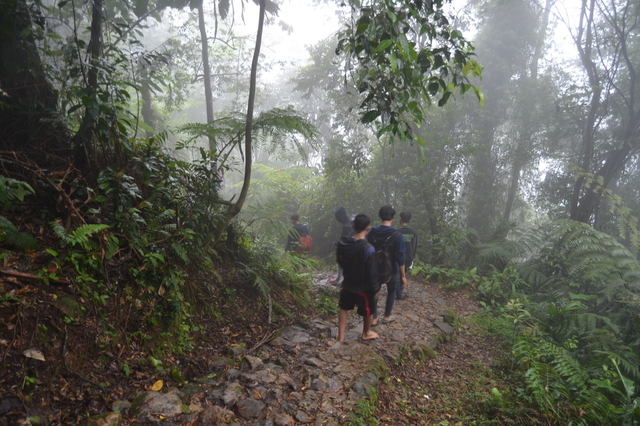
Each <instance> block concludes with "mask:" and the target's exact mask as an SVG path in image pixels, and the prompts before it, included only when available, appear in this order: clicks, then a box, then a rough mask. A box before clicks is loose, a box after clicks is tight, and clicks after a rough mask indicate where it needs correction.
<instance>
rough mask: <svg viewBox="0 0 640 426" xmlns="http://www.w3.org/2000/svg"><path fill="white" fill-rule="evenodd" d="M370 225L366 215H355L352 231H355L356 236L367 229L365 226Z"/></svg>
mask: <svg viewBox="0 0 640 426" xmlns="http://www.w3.org/2000/svg"><path fill="white" fill-rule="evenodd" d="M370 223H371V219H369V216H367V215H366V214H362V213H360V214H357V215H356V217H355V219H353V222H352V225H351V226H353V230H354V231H356V234H357V233H359V232H362V231H364V230H365V229H367V226H369V224H370Z"/></svg>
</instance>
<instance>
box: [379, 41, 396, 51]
mask: <svg viewBox="0 0 640 426" xmlns="http://www.w3.org/2000/svg"><path fill="white" fill-rule="evenodd" d="M392 44H393V40H391V39H386V40H382V41H381V42H380V44H378V47H377V48H376V50H377V51H378V52H382V51H383V50H387V49H388V48H389V47H391V45H392Z"/></svg>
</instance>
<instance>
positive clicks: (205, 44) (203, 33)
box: [198, 1, 216, 151]
mask: <svg viewBox="0 0 640 426" xmlns="http://www.w3.org/2000/svg"><path fill="white" fill-rule="evenodd" d="M203 3H204V2H203V1H201V2H200V3H199V4H198V27H199V28H200V44H201V46H202V69H203V73H204V99H205V106H206V110H207V123H211V122H212V121H213V94H212V92H211V66H210V65H209V40H208V39H207V27H206V25H205V22H204V7H203ZM215 149H216V145H215V141H214V140H213V139H212V138H209V150H210V151H214V150H215Z"/></svg>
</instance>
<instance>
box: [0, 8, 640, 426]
mask: <svg viewBox="0 0 640 426" xmlns="http://www.w3.org/2000/svg"><path fill="white" fill-rule="evenodd" d="M639 23H640V2H639V1H637V0H564V1H562V0H469V1H468V2H465V1H462V0H456V1H453V2H449V1H444V0H433V1H423V0H387V1H379V0H344V1H332V0H253V1H249V0H214V1H201V0H200V1H199V0H137V1H132V2H130V1H123V0H92V1H87V2H77V1H75V2H74V1H68V0H46V1H43V2H40V1H34V0H11V1H9V0H0V146H1V150H0V160H1V166H2V175H0V204H1V205H2V206H3V212H2V215H0V245H2V246H3V247H10V248H11V250H14V249H15V250H18V251H19V253H20V254H19V255H18V254H15V253H13V252H11V253H9V252H7V253H9V254H6V255H5V254H4V253H3V256H4V257H3V259H5V264H7V262H9V260H8V259H18V258H20V259H22V258H24V257H27V255H25V253H27V254H28V256H31V254H32V253H34V251H35V250H37V248H38V245H39V244H42V242H43V241H45V240H47V238H49V239H51V240H54V239H55V240H56V241H59V243H60V244H61V247H58V249H59V250H60V253H62V250H63V249H64V250H66V251H65V253H66V254H64V255H62V254H60V253H58V251H56V250H53V249H46V250H45V249H40V250H39V251H38V253H40V254H39V256H40V257H41V258H43V259H44V258H46V259H47V262H50V264H48V265H45V266H43V267H42V268H40V270H39V272H37V273H38V274H40V275H37V276H36V279H38V280H40V279H42V280H44V281H43V282H46V283H47V284H48V283H49V281H50V280H54V281H55V280H57V279H58V277H57V276H55V274H54V272H55V271H58V268H60V269H61V270H62V269H64V267H63V266H60V265H66V269H67V270H70V271H73V273H74V274H76V275H78V276H80V277H81V279H79V280H78V281H77V282H80V283H81V284H82V291H83V292H84V293H82V297H83V298H84V299H83V300H92V301H93V302H92V303H94V304H95V306H98V307H99V308H96V310H95V312H98V309H103V308H104V309H111V308H112V307H113V309H115V310H116V311H117V312H120V307H119V306H120V305H119V304H118V303H120V302H119V301H120V300H122V301H123V302H122V303H125V302H124V301H125V300H126V303H128V304H129V305H128V306H129V311H131V310H132V309H133V312H137V311H136V309H138V308H139V307H140V306H142V307H143V308H144V307H150V308H149V310H148V311H144V312H143V311H142V309H143V308H140V309H141V310H140V318H143V319H144V320H140V321H138V323H139V324H150V323H152V322H153V321H155V322H156V324H157V322H158V320H157V318H158V317H162V315H160V314H157V315H156V313H154V312H153V309H154V308H153V307H154V306H160V305H162V306H170V307H173V308H175V310H174V311H172V312H173V313H174V314H175V313H176V312H189V309H192V311H190V312H189V314H188V315H187V314H185V316H184V317H183V318H182V319H181V320H184V321H185V324H186V323H187V322H188V321H191V320H190V319H188V318H191V317H189V315H192V314H193V311H196V310H197V309H196V308H194V306H196V305H197V303H196V302H198V301H200V302H201V301H202V300H214V299H215V300H218V299H216V298H222V297H223V296H221V295H224V294H227V295H228V294H233V291H235V290H230V291H228V292H227V293H224V291H222V290H219V288H218V287H216V285H220V286H221V284H220V282H222V281H223V278H222V276H223V275H224V274H220V273H219V271H220V270H222V269H224V268H229V270H232V271H233V273H234V274H237V275H236V276H241V277H243V279H246V280H249V281H250V284H249V285H248V286H249V287H251V288H252V289H253V290H255V291H256V292H258V293H259V296H258V297H257V298H256V300H259V301H260V303H262V302H263V301H264V300H268V306H269V316H271V308H272V295H274V299H273V300H275V295H279V296H282V295H286V297H289V296H290V295H292V294H296V295H299V294H305V295H307V296H305V297H310V296H308V294H311V293H310V292H306V290H305V291H299V292H298V293H295V291H294V290H291V288H294V287H295V285H300V286H302V285H310V284H309V282H310V281H312V280H311V279H310V278H309V277H310V276H311V275H310V274H312V272H310V271H314V272H313V273H317V271H316V269H322V268H325V269H329V268H334V266H335V250H336V241H337V240H338V238H339V237H340V234H341V226H342V225H341V223H339V222H338V221H337V220H336V217H335V216H334V213H335V211H336V209H338V208H339V207H344V208H346V210H347V212H348V214H349V215H355V214H357V213H365V214H367V215H369V216H370V217H371V218H372V219H373V222H374V224H377V223H378V211H379V209H380V207H381V206H383V205H391V206H393V207H394V208H395V211H396V212H397V213H398V214H399V213H400V212H403V211H409V212H411V213H412V220H411V227H412V228H414V229H415V230H416V232H417V235H418V236H419V241H420V243H419V245H418V249H417V256H416V259H415V262H414V268H413V272H412V273H414V274H415V275H419V276H420V277H422V278H424V279H425V280H433V281H437V282H442V283H443V285H445V286H449V287H453V288H457V287H456V286H460V287H466V288H468V289H470V291H472V292H473V293H474V294H475V295H476V296H477V297H478V298H479V299H480V301H481V304H482V307H483V309H485V310H486V311H487V312H491V313H492V314H496V315H499V316H501V318H503V319H506V321H507V323H508V324H510V325H509V327H513V332H512V337H510V338H511V340H512V343H513V347H512V350H510V351H507V352H509V353H512V354H513V358H512V359H511V360H510V363H511V364H512V365H513V366H514V367H513V368H514V369H516V368H520V369H521V370H524V371H521V373H522V377H521V378H522V381H523V383H526V385H522V389H520V390H519V391H518V392H519V394H518V395H515V393H514V395H513V398H524V399H526V401H527V404H537V405H536V406H537V407H539V409H540V413H542V415H541V416H547V418H549V419H550V418H553V419H555V420H554V421H556V420H557V422H555V423H554V422H552V421H549V422H548V424H580V425H587V424H625V425H627V424H628V425H637V424H638V422H639V421H640V411H639V409H638V404H639V401H640V399H639V398H640V397H639V394H638V389H640V369H639V368H638V365H640V340H639V339H638V329H639V328H638V327H639V326H640V321H639V317H638V312H640V307H639V306H638V304H639V303H640V297H639V296H640V264H639V263H638V254H639V249H640V232H639V229H638V218H639V217H640V157H639V155H638V154H639V148H640V99H639V97H640V34H639V32H640V26H639ZM258 52H259V54H258ZM292 214H298V215H299V216H300V219H301V221H302V222H303V223H304V224H306V225H307V226H308V229H309V230H310V234H311V236H312V237H313V248H312V249H311V251H310V253H309V256H291V255H290V254H289V253H285V252H284V250H283V247H284V244H285V239H286V238H287V236H288V235H290V232H291V223H290V221H289V218H290V216H291V215H292ZM31 218H33V223H31V222H28V219H31ZM394 225H399V222H398V218H397V217H396V219H395V222H394ZM3 250H4V249H3ZM67 252H68V253H67ZM80 252H82V255H80V254H78V253H80ZM23 255H25V256H23ZM21 256H22V257H21ZM33 257H37V256H36V255H33ZM79 259H81V260H79ZM29 262H31V260H29ZM54 264H55V267H53V266H52V265H54ZM113 265H118V266H122V265H127V266H126V268H127V269H126V273H122V274H120V273H119V274H115V273H114V275H112V276H109V271H110V269H109V268H110V267H112V266H113ZM16 268H17V267H16ZM24 268H25V269H28V268H29V267H28V266H25V267H24ZM122 268H125V266H122ZM123 270H124V269H123ZM50 271H54V272H50ZM194 271H195V272H194ZM205 272H206V273H207V274H209V275H208V276H207V278H206V279H205V278H202V279H200V277H199V278H198V279H191V277H192V274H197V273H202V274H205ZM230 275H231V273H230ZM115 276H117V278H112V277H115ZM43 277H44V278H43ZM95 277H102V278H95ZM211 277H213V278H211ZM31 278H33V277H31ZM209 279H211V280H212V281H208V280H209ZM215 280H218V281H216V282H215V283H214V281H215ZM52 282H53V281H52ZM65 282H66V281H65ZM122 283H127V284H126V285H125V284H122ZM212 283H213V284H212ZM283 283H285V284H286V285H289V284H290V283H294V284H295V285H293V284H292V287H291V288H289V287H286V285H285V284H283ZM301 283H304V284H301ZM224 284H225V285H227V284H228V283H226V282H225V283H224ZM127 285H131V287H130V288H129V287H127ZM277 285H285V287H284V288H286V289H285V290H281V289H279V290H278V291H280V290H281V291H280V292H279V293H277V292H276V291H275V290H273V289H275V288H278V287H277ZM136 286H141V288H143V290H140V288H138V287H136ZM123 288H126V290H122V289H123ZM301 288H302V287H301ZM132 289H133V290H132ZM138 294H139V295H140V296H139V297H140V299H142V301H140V300H138V299H135V301H134V300H133V296H132V295H138ZM203 295H204V296H203ZM125 296H126V297H125ZM92 297H93V298H94V299H92ZM136 297H138V296H136ZM145 298H147V299H145ZM263 299H264V300H263ZM2 300H3V299H0V302H1V301H2ZM310 300H311V299H309V300H306V302H308V303H309V304H312V302H311V301H310ZM114 301H118V302H117V303H116V302H114ZM136 303H137V304H136ZM266 303H267V302H264V304H265V306H266ZM273 303H277V302H273ZM110 304H112V305H110ZM156 304H157V305H156ZM0 306H4V305H1V304H0ZM173 308H172V309H173ZM180 309H183V310H182V311H181V310H180ZM274 309H275V308H274ZM123 311H124V310H123ZM163 312H164V311H163ZM145 315H146V316H145ZM153 315H156V316H155V317H154V316H153ZM163 315H164V314H163ZM176 315H177V314H176ZM217 315H218V316H219V317H221V315H220V314H217ZM283 315H284V314H283ZM15 317H16V316H14V318H15ZM219 317H218V318H217V319H220V318H219ZM149 318H151V319H152V320H153V321H152V320H151V319H149ZM162 318H165V317H162ZM269 318H271V317H269ZM147 320H149V321H147ZM145 321H147V322H145ZM134 322H135V321H133V320H132V321H131V322H128V323H127V324H128V326H129V327H131V323H134ZM124 328H126V326H125V327H124ZM124 328H123V330H124ZM181 330H185V328H182V329H181ZM509 330H512V329H511V328H510V329H509ZM127 332H128V331H127ZM114 333H115V332H114ZM124 333H125V332H124V331H123V334H124ZM34 335H35V332H34ZM66 337H67V336H66V328H65V335H64V338H65V342H66ZM128 338H129V337H127V339H128ZM3 342H5V343H6V342H7V340H3ZM25 349H26V348H25ZM63 352H64V349H63ZM65 367H66V365H65ZM0 372H1V370H0ZM550 383H551V384H550ZM23 385H24V381H23ZM494 402H495V401H494ZM501 409H502V408H501ZM502 411H503V412H504V411H505V410H502ZM563 422H564V423H563ZM516 423H517V424H520V423H518V421H516V422H515V423H514V424H516ZM531 424H534V423H531Z"/></svg>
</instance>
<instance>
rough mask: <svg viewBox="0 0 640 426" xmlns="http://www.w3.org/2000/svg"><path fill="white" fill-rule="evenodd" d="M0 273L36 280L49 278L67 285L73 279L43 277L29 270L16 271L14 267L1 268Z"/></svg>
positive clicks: (53, 281) (51, 280)
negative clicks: (30, 272) (28, 271)
mask: <svg viewBox="0 0 640 426" xmlns="http://www.w3.org/2000/svg"><path fill="white" fill-rule="evenodd" d="M0 273H1V274H4V275H8V276H10V277H15V278H22V279H25V280H35V281H45V280H48V281H50V282H52V283H56V284H66V285H71V284H72V283H71V281H69V280H67V279H57V280H54V279H52V278H49V277H41V276H40V275H36V274H29V273H27V272H20V271H16V270H13V269H0Z"/></svg>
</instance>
